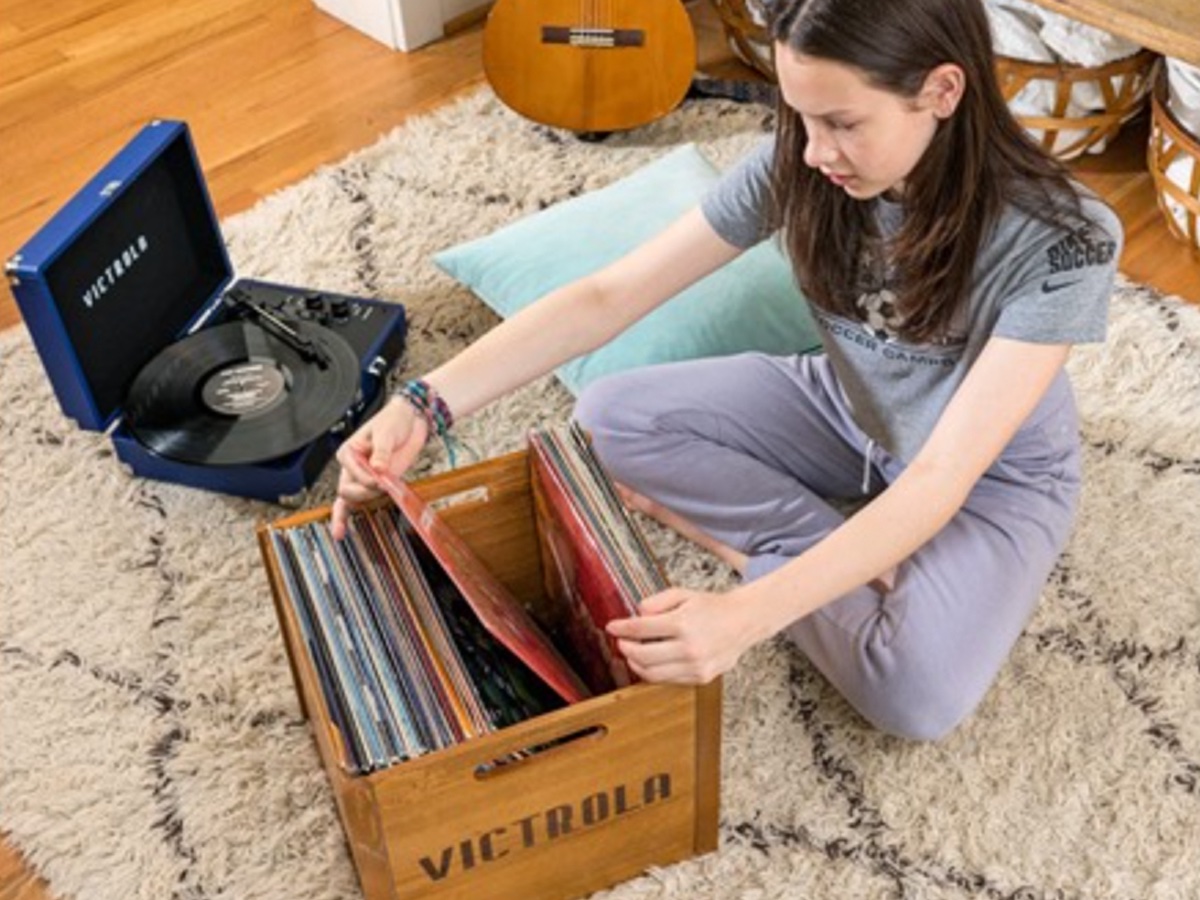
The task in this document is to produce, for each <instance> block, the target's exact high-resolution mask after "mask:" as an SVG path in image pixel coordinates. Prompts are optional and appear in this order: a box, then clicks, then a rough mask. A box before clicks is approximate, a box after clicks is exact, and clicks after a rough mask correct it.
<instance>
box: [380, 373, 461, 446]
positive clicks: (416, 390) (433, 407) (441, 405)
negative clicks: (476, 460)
mask: <svg viewBox="0 0 1200 900" xmlns="http://www.w3.org/2000/svg"><path fill="white" fill-rule="evenodd" d="M393 396H395V397H402V398H403V399H404V400H405V401H406V402H407V403H408V405H409V406H411V407H412V408H413V409H415V410H416V411H417V413H418V414H419V415H420V416H421V418H422V419H424V420H425V424H426V425H428V426H429V433H430V434H436V435H437V436H438V437H440V438H441V439H442V442H443V443H445V445H446V454H447V456H449V458H450V465H451V467H453V466H454V465H456V460H457V454H456V452H455V450H456V449H457V448H458V447H460V446H464V445H463V444H461V443H460V442H459V441H457V440H456V439H455V438H454V436H453V435H451V434H450V429H451V428H452V427H453V426H454V414H453V413H452V412H450V407H449V405H448V404H447V403H446V401H445V400H443V399H442V397H441V395H440V394H438V392H437V391H436V390H434V388H433V386H432V385H430V383H429V382H428V381H425V380H424V379H422V378H413V379H410V380H409V381H406V382H404V384H402V385H400V387H399V388H397V389H396V391H395V393H394V394H393Z"/></svg>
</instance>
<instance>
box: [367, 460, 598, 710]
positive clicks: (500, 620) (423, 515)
mask: <svg viewBox="0 0 1200 900" xmlns="http://www.w3.org/2000/svg"><path fill="white" fill-rule="evenodd" d="M363 464H364V465H366V461H365V460H363ZM376 477H377V478H378V479H379V484H380V486H381V487H382V488H383V489H384V490H385V491H387V493H388V495H389V496H390V497H391V498H392V500H393V502H395V504H396V506H398V507H399V508H400V511H401V513H403V515H404V517H405V518H406V519H408V521H409V522H410V523H411V524H412V526H413V528H414V529H415V530H416V532H417V534H418V535H419V536H420V537H421V540H423V541H424V542H425V544H426V546H427V547H428V548H429V551H430V552H431V553H432V554H433V555H434V557H435V558H436V559H437V561H438V562H439V563H440V564H441V565H442V567H443V568H444V569H445V570H446V574H447V575H449V576H450V579H451V580H452V581H453V582H454V584H455V586H456V587H457V588H458V589H459V591H461V592H462V595H463V597H464V598H466V600H467V602H468V603H469V604H470V605H471V608H472V609H473V610H475V614H476V615H477V616H479V620H480V621H481V622H482V623H483V624H484V627H486V628H487V630H488V631H489V632H491V633H492V635H493V636H495V638H496V639H497V640H498V641H500V643H502V644H503V645H504V646H505V647H507V648H508V649H509V650H510V651H512V652H513V653H515V654H516V655H517V658H519V659H520V660H521V661H522V662H523V663H525V665H527V666H529V668H530V669H531V670H532V671H533V672H534V674H536V675H537V676H538V677H539V678H541V679H542V681H544V682H545V683H546V684H547V685H549V686H550V687H551V688H552V689H553V690H554V691H555V693H557V694H558V695H559V696H560V697H562V699H563V700H565V701H566V702H568V703H577V702H578V701H580V700H586V699H587V698H588V697H590V696H591V692H590V691H589V690H588V688H587V686H586V685H585V684H584V683H583V682H582V681H581V680H580V678H579V676H578V675H577V674H576V673H575V671H574V670H573V669H572V668H571V666H570V665H568V663H567V661H566V660H564V659H563V658H562V656H560V655H559V653H558V651H557V650H556V649H555V648H554V645H553V644H552V643H550V639H549V638H547V637H546V635H545V634H544V633H543V632H542V630H541V628H539V627H538V625H537V623H536V622H534V621H533V619H532V618H530V616H529V614H528V613H527V612H526V611H525V608H524V607H522V606H521V604H520V603H519V602H518V601H517V599H516V598H515V597H514V596H513V595H512V594H511V593H510V592H509V590H508V588H506V587H505V586H504V584H503V583H502V582H501V581H500V580H499V579H498V578H496V576H495V575H493V574H492V573H491V571H490V570H489V569H488V568H487V566H485V565H484V564H483V562H482V561H481V560H480V559H479V557H478V556H476V555H475V554H474V553H473V552H472V551H471V548H470V547H468V546H467V544H466V542H465V541H463V539H462V538H461V537H459V536H458V534H457V532H455V531H454V529H452V528H451V527H450V526H449V525H447V524H446V523H445V522H444V521H443V520H442V518H441V517H440V516H438V514H437V513H436V512H435V511H434V510H432V509H430V508H429V505H428V504H427V503H425V501H424V500H422V499H421V498H420V497H418V496H417V494H416V492H414V491H413V489H412V488H410V487H409V486H408V485H407V484H405V483H404V481H403V480H401V479H397V478H393V477H391V476H390V475H386V474H381V473H378V472H377V473H376Z"/></svg>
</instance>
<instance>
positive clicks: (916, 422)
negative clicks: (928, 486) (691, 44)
mask: <svg viewBox="0 0 1200 900" xmlns="http://www.w3.org/2000/svg"><path fill="white" fill-rule="evenodd" d="M773 149H774V140H773V139H772V138H768V139H767V140H765V141H763V143H761V144H760V145H759V146H757V147H756V148H755V149H754V150H753V151H752V152H751V153H750V154H748V155H747V156H746V157H745V158H744V159H743V160H742V161H741V162H739V163H738V164H737V165H735V166H734V167H733V168H731V169H730V170H729V171H728V172H726V173H725V175H724V176H723V177H722V178H721V180H720V181H719V182H718V183H717V184H716V185H714V186H713V187H712V189H710V191H709V192H708V194H707V195H706V196H705V197H704V198H703V200H702V203H701V208H702V210H703V212H704V215H705V217H706V218H707V219H708V222H709V224H710V225H712V227H713V228H714V229H715V230H716V232H717V234H719V235H720V236H721V237H722V238H724V239H725V240H726V241H728V242H729V243H730V244H733V245H734V246H737V247H743V248H749V247H751V246H753V245H754V244H756V243H758V242H759V241H761V240H764V239H766V238H768V237H770V234H769V230H768V226H767V225H766V221H765V219H766V216H765V210H766V208H767V206H766V201H767V199H768V196H769V191H770V172H771V158H772V153H773ZM1080 195H1081V197H1082V199H1083V211H1084V214H1085V215H1086V216H1087V217H1088V218H1089V219H1091V220H1093V221H1094V222H1096V223H1098V224H1099V226H1100V228H1099V229H1095V228H1093V229H1090V230H1087V231H1078V230H1077V231H1071V230H1067V229H1064V228H1061V227H1056V226H1054V225H1051V224H1048V223H1046V222H1044V221H1042V220H1040V219H1037V218H1035V217H1031V216H1029V215H1028V214H1026V213H1023V212H1021V211H1020V210H1017V209H1016V208H1014V207H1009V208H1008V209H1007V210H1005V212H1004V213H1003V214H1002V216H1001V218H1000V221H999V223H998V224H997V226H996V228H994V229H993V231H992V233H991V235H990V236H989V237H988V238H986V239H985V243H984V244H983V246H982V247H980V251H979V260H978V263H977V265H976V268H975V277H974V280H973V283H972V287H971V295H970V298H969V300H968V302H967V303H966V304H965V305H964V307H963V309H962V311H961V313H960V314H959V316H958V319H957V321H956V322H955V323H954V324H953V326H952V327H951V328H950V330H949V333H948V335H947V337H946V338H945V339H944V340H940V341H938V342H937V343H930V344H914V343H909V342H906V341H904V340H901V339H900V338H898V337H897V335H896V332H895V330H894V328H893V326H894V325H895V324H896V323H895V322H894V321H892V319H891V316H892V315H893V308H892V305H893V300H894V299H895V295H894V294H893V293H892V291H891V288H890V285H889V273H887V272H886V271H885V269H886V267H884V266H874V267H872V266H859V267H858V268H859V276H858V277H859V283H860V296H859V300H858V306H859V309H860V310H861V312H862V318H861V319H857V320H855V319H847V318H844V317H842V316H839V315H834V314H831V313H828V312H825V311H823V310H820V309H817V308H816V307H815V306H814V307H813V314H814V316H815V317H816V320H817V322H818V324H819V325H820V326H821V340H822V343H823V344H824V348H825V352H826V354H827V355H828V356H829V359H830V362H831V363H832V365H833V367H834V371H835V372H836V373H837V376H838V381H839V382H840V384H841V386H842V390H843V391H844V392H845V395H846V401H847V402H848V403H849V405H850V409H851V410H852V411H853V413H854V418H855V421H856V422H857V423H858V425H859V427H861V428H862V430H863V431H864V432H865V433H866V434H867V436H868V437H870V438H873V439H874V440H875V441H877V442H878V443H879V444H880V445H881V446H882V447H884V448H886V449H887V450H889V451H891V452H892V453H893V454H895V455H897V456H899V457H900V458H902V459H905V460H912V459H913V458H914V457H915V455H916V453H917V451H918V450H919V449H920V448H921V445H922V444H924V443H925V440H926V438H928V437H929V434H930V432H931V431H932V430H933V427H934V425H935V424H936V423H937V420H938V418H939V417H940V416H941V414H942V411H943V410H944V409H945V408H946V405H947V404H948V403H949V402H950V398H951V397H952V396H953V394H954V392H955V390H957V388H958V386H959V385H960V384H961V383H962V381H963V379H964V378H965V377H966V373H967V371H968V370H969V369H970V367H971V365H972V364H973V363H974V362H975V360H976V359H977V358H978V356H979V354H980V352H981V351H982V350H983V347H984V344H986V343H987V341H988V339H989V338H991V337H993V336H996V337H1005V338H1011V339H1013V340H1019V341H1030V342H1033V343H1053V344H1060V343H1061V344H1076V343H1087V342H1097V341H1103V340H1104V335H1105V328H1106V319H1107V314H1108V302H1109V297H1110V295H1111V293H1112V286H1113V278H1114V275H1115V273H1116V267H1117V260H1118V258H1119V256H1120V250H1121V240H1122V229H1121V223H1120V220H1119V219H1117V217H1116V216H1115V215H1114V214H1113V213H1112V212H1111V210H1109V208H1108V207H1107V206H1105V205H1104V204H1103V203H1101V202H1099V201H1098V200H1096V199H1095V198H1094V197H1093V196H1092V195H1090V194H1088V193H1087V192H1086V191H1085V190H1084V189H1082V188H1080ZM870 202H872V203H873V205H874V213H875V216H876V221H877V222H878V225H879V231H880V234H881V235H883V236H884V237H885V238H886V237H888V236H890V235H892V234H895V232H896V230H897V229H898V228H899V227H900V224H901V221H902V219H903V210H902V208H901V207H900V206H899V205H898V204H896V203H891V202H889V201H886V200H884V199H882V198H877V199H875V200H873V201H870ZM830 252H836V248H833V247H831V248H830Z"/></svg>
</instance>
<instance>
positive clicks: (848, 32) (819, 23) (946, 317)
mask: <svg viewBox="0 0 1200 900" xmlns="http://www.w3.org/2000/svg"><path fill="white" fill-rule="evenodd" d="M771 34H772V37H773V38H774V40H775V41H776V42H778V43H780V44H784V45H786V46H787V47H789V48H790V49H791V50H793V51H795V52H797V53H801V54H803V55H805V56H812V57H818V58H822V59H827V60H833V61H836V62H840V63H843V64H846V65H850V66H853V67H855V68H856V69H858V70H860V71H861V72H863V73H864V74H865V76H866V78H867V80H868V82H869V83H870V84H872V85H873V86H875V87H878V88H881V89H884V90H889V91H891V92H893V93H895V94H897V95H899V96H902V97H907V98H913V97H916V96H917V94H918V93H920V91H921V88H922V87H923V86H924V83H925V78H926V76H927V75H928V74H929V72H930V71H932V70H933V69H934V68H936V67H937V66H939V65H941V64H943V63H954V64H956V65H958V66H959V67H961V68H962V70H963V73H964V74H965V80H966V86H965V92H964V94H963V97H962V100H961V101H960V103H959V105H958V107H957V109H956V110H955V111H954V113H953V115H951V116H950V117H949V118H947V119H944V120H942V121H941V122H939V124H938V127H937V131H936V132H935V134H934V137H933V139H932V141H931V143H930V145H929V147H928V148H927V149H926V151H925V153H924V155H923V156H922V157H921V159H920V161H919V162H918V163H917V165H916V168H915V169H914V170H913V171H912V172H911V173H910V174H909V175H908V177H907V178H906V179H905V192H904V197H903V206H904V222H903V224H902V225H901V226H900V230H899V232H898V233H897V234H896V235H895V236H894V237H892V238H891V239H890V240H889V241H888V243H887V244H886V245H885V246H883V247H882V248H881V250H882V252H883V254H884V255H885V256H886V258H887V260H888V262H889V263H890V264H891V265H892V266H893V267H894V269H893V270H894V272H895V278H896V293H897V295H898V296H897V311H898V313H899V318H900V321H901V325H900V327H899V330H900V334H901V335H902V336H903V337H905V338H907V339H909V340H915V341H927V340H931V339H935V338H937V337H939V336H941V335H942V334H943V333H944V332H945V330H946V329H947V328H948V327H949V325H950V322H951V321H952V319H953V316H954V313H955V311H956V310H957V309H958V308H959V306H960V305H961V304H962V303H963V302H965V299H966V297H967V295H968V292H969V290H970V287H971V281H972V275H973V271H974V266H975V262H976V257H977V254H978V251H979V248H980V246H981V244H982V242H983V241H984V239H985V238H986V236H987V234H988V232H989V231H990V229H991V228H992V227H994V225H995V224H996V222H997V221H998V219H999V217H1000V214H1001V212H1002V211H1003V209H1004V207H1005V205H1006V204H1008V203H1012V204H1015V205H1016V206H1017V207H1018V208H1020V209H1022V210H1023V211H1025V212H1027V213H1028V214H1030V215H1033V216H1036V217H1039V218H1042V219H1045V220H1047V221H1050V222H1054V223H1057V224H1068V223H1074V227H1079V225H1082V224H1083V219H1082V212H1081V210H1080V205H1079V198H1078V196H1077V194H1076V193H1075V191H1074V189H1073V188H1072V186H1071V183H1070V181H1069V179H1068V176H1067V172H1066V170H1065V169H1064V167H1063V166H1062V165H1061V164H1060V163H1059V162H1057V161H1056V160H1054V159H1052V158H1050V157H1048V156H1047V155H1046V154H1044V153H1043V152H1042V151H1041V150H1040V149H1039V148H1038V147H1037V145H1036V144H1034V143H1033V141H1031V140H1030V139H1029V138H1028V136H1027V135H1026V134H1025V131H1024V129H1023V128H1022V127H1021V126H1020V125H1019V124H1018V123H1017V122H1016V121H1015V120H1014V119H1013V117H1012V114H1011V113H1010V112H1009V110H1008V106H1007V105H1006V104H1005V102H1004V98H1003V96H1002V95H1001V93H1000V87H999V84H998V82H997V79H996V72H995V59H994V55H993V52H992V43H991V33H990V31H989V28H988V20H987V15H986V13H985V12H984V9H983V6H982V4H981V2H980V0H778V6H777V7H776V9H775V14H774V16H773V20H772V24H771ZM776 134H777V138H776V146H775V160H774V169H773V178H772V196H773V199H774V216H775V219H776V221H775V224H776V225H778V226H780V227H782V229H783V233H784V240H785V242H786V243H787V247H788V250H789V251H790V253H791V257H792V261H793V265H795V267H796V272H797V277H798V279H799V281H800V285H801V287H802V288H803V289H804V290H805V292H806V293H807V294H808V296H809V297H810V299H811V300H812V301H813V302H814V303H816V304H817V305H818V306H819V307H821V308H824V309H826V310H828V311H830V312H832V313H836V314H840V315H844V316H847V317H850V318H860V313H859V312H858V310H857V309H856V305H855V304H856V301H857V291H856V289H855V282H856V278H857V266H858V262H857V261H858V260H860V259H861V258H862V254H863V251H864V249H866V245H867V242H869V241H870V240H872V237H873V235H874V219H873V217H872V214H871V205H870V204H869V203H866V202H861V201H858V200H855V199H853V198H851V197H849V196H847V194H846V193H845V192H844V191H843V190H842V189H840V188H839V187H837V186H836V185H834V184H832V183H831V182H829V180H828V179H826V178H825V177H824V176H822V175H821V174H820V173H819V172H817V171H816V170H814V169H811V168H809V167H808V166H807V165H805V163H804V159H803V157H804V148H805V146H806V144H807V143H808V135H807V132H806V131H805V128H804V123H803V121H802V120H801V117H800V115H799V114H798V113H797V112H796V111H795V110H793V109H791V107H789V106H788V105H787V104H786V103H784V102H783V100H782V97H781V98H780V101H779V116H778V125H777V129H776ZM848 259H849V260H854V261H855V264H854V265H847V264H846V261H847V260H848Z"/></svg>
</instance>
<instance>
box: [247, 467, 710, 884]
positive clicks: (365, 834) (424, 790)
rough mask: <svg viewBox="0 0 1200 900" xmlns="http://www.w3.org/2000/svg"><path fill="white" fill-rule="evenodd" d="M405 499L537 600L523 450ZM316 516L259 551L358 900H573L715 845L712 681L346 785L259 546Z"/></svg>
mask: <svg viewBox="0 0 1200 900" xmlns="http://www.w3.org/2000/svg"><path fill="white" fill-rule="evenodd" d="M412 487H413V488H414V489H415V490H416V492H417V493H418V494H419V495H420V496H421V497H422V498H423V499H425V500H426V501H427V502H431V503H434V504H435V506H436V507H437V508H438V509H439V512H440V514H441V515H442V517H443V518H444V519H445V520H446V521H447V523H448V524H449V525H451V526H452V527H453V528H454V529H455V530H456V531H458V532H459V534H460V535H461V536H462V537H463V539H464V540H465V541H466V542H467V543H468V544H469V545H470V546H471V548H472V549H473V550H474V551H475V552H476V553H477V554H478V555H479V556H480V557H481V558H482V559H483V561H484V562H485V563H486V564H488V565H489V566H490V567H491V568H492V570H493V571H494V572H495V573H496V575H497V576H498V577H499V578H500V579H501V580H502V581H503V582H504V583H505V585H506V586H507V587H508V588H509V589H510V590H512V591H513V593H514V594H515V595H516V596H517V597H518V598H520V599H521V600H522V601H523V602H525V603H526V604H527V605H529V606H530V607H531V609H536V608H537V606H538V604H541V603H544V602H545V594H544V591H543V588H542V574H541V571H540V568H541V562H540V554H539V552H538V544H537V534H536V530H535V523H534V512H533V501H532V494H531V487H530V479H529V465H528V458H527V455H526V454H525V453H524V452H519V453H515V454H511V455H509V456H505V457H500V458H498V459H494V460H490V461H488V462H484V463H481V464H479V465H475V466H470V467H467V468H463V469H460V470H458V471H455V472H450V473H447V474H444V475H439V476H435V477H433V478H429V479H426V480H423V481H418V482H414V483H413V485H412ZM328 515H329V510H328V509H327V508H326V509H321V510H315V511H311V512H306V513H301V514H299V515H295V516H291V517H288V518H285V519H282V520H280V521H278V522H275V523H272V524H271V525H266V526H263V527H261V528H260V529H259V544H260V548H261V550H262V553H263V559H264V562H265V564H266V568H267V574H268V578H269V580H270V584H271V590H272V593H273V595H274V598H275V609H276V613H277V614H278V616H279V622H280V627H281V630H282V633H283V638H284V641H285V644H286V647H287V652H288V658H289V660H290V663H291V668H292V675H293V678H294V679H295V682H296V689H297V691H298V693H299V696H300V702H301V705H302V706H303V708H304V711H305V714H306V715H307V717H308V718H309V721H310V724H311V726H312V729H313V734H314V736H315V739H316V743H317V747H318V749H319V752H320V755H321V759H322V761H323V762H324V766H325V770H326V772H327V773H328V775H329V780H330V783H331V785H332V786H333V792H334V796H335V798H336V801H337V807H338V812H339V814H340V816H341V820H342V825H343V827H344V829H345V832H346V839H347V842H348V843H349V845H350V850H351V853H352V855H353V858H354V863H355V866H356V868H357V870H358V876H359V881H360V883H361V885H362V888H363V893H364V894H365V895H366V896H367V898H368V900H405V898H417V897H420V898H432V897H438V898H441V897H470V898H473V900H474V898H487V897H496V898H500V897H503V898H513V897H520V898H522V900H535V898H566V897H576V896H580V895H582V894H586V893H589V892H591V891H594V890H599V889H601V888H604V887H608V886H610V885H613V884H615V883H617V882H620V881H623V880H625V879H628V878H631V877H633V876H634V875H637V874H639V873H640V872H643V871H645V870H646V869H647V868H649V867H651V866H657V865H665V864H668V863H673V862H677V861H679V860H682V859H686V858H688V857H691V856H694V855H697V854H700V853H705V852H708V851H711V850H714V849H716V846H717V815H718V803H719V774H720V773H719V770H720V720H721V689H720V683H719V682H714V683H712V684H709V685H706V686H704V687H700V688H690V687H677V686H666V685H649V684H636V685H633V686H631V687H629V688H624V689H621V690H617V691H614V692H612V693H609V694H604V695H602V696H598V697H594V698H592V699H590V700H587V701H584V702H582V703H577V704H574V705H571V706H568V707H565V708H563V709H560V710H556V711H554V712H551V713H548V714H546V715H543V716H538V717H536V718H533V719H530V720H527V721H525V722H522V723H520V724H518V725H515V726H512V727H509V728H506V729H503V730H501V731H498V732H495V733H493V734H489V735H485V736H483V737H479V738H474V739H472V740H469V741H465V742H463V743H461V744H459V745H456V746H454V747H450V748H448V749H445V750H441V751H438V752H435V753H431V754H429V755H427V756H423V757H420V758H417V759H413V760H410V761H408V762H405V763H402V764H399V765H396V766H393V767H392V768H389V769H385V770H382V771H377V772H373V773H371V774H369V775H361V776H358V775H353V774H351V773H350V772H349V770H348V768H347V765H346V760H345V752H344V749H343V742H342V738H341V736H340V735H339V734H338V731H337V729H336V727H335V726H334V725H333V724H332V722H331V720H330V716H329V711H328V708H327V707H326V704H325V700H324V696H323V693H322V691H321V688H320V686H319V683H318V681H317V677H316V674H315V672H314V669H313V667H312V664H311V661H310V658H309V655H308V652H307V650H306V649H305V648H304V646H303V642H302V640H301V639H300V630H299V626H298V623H297V621H296V619H295V615H294V611H293V610H292V608H291V604H290V602H289V601H288V600H287V599H286V596H285V595H284V594H283V593H282V587H281V586H282V585H283V584H284V582H283V580H282V574H281V571H280V568H279V564H278V562H277V560H276V559H275V557H274V553H273V548H272V544H271V541H270V539H269V537H268V531H269V530H270V529H272V528H275V529H285V528H289V527H293V526H296V525H300V524H304V523H307V522H311V521H314V520H317V519H321V518H326V517H328ZM572 736H574V737H573V738H572V739H569V740H566V741H562V740H561V739H563V738H571V737H572ZM552 742H557V743H554V746H552V747H551V748H550V749H548V750H544V751H541V752H537V753H534V754H532V755H530V756H528V757H527V758H523V759H520V760H519V761H517V762H510V763H507V764H505V765H503V766H499V767H494V766H491V765H489V764H490V763H492V762H493V761H496V760H500V759H503V758H506V757H508V756H509V755H510V754H513V753H514V752H516V751H520V750H524V749H528V748H533V747H538V746H540V745H545V744H550V743H552Z"/></svg>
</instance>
